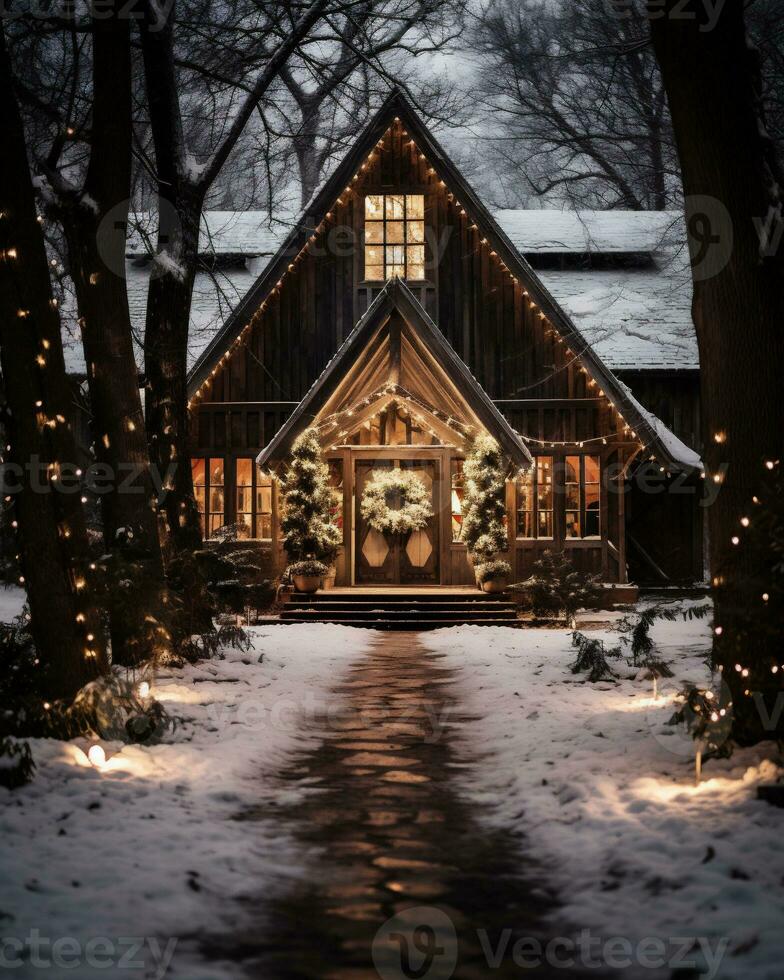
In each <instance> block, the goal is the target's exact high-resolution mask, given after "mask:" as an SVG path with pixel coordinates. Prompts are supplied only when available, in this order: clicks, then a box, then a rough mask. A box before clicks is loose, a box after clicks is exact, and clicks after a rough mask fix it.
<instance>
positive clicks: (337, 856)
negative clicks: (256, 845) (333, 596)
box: [213, 633, 564, 980]
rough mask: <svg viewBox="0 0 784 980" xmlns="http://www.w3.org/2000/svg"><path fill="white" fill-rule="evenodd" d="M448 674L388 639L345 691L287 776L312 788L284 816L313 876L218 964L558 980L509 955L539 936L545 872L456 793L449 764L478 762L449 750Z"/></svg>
mask: <svg viewBox="0 0 784 980" xmlns="http://www.w3.org/2000/svg"><path fill="white" fill-rule="evenodd" d="M452 681H453V673H452V671H450V670H449V669H447V668H446V667H444V666H442V664H441V657H440V656H439V655H436V654H431V653H428V652H427V651H426V650H425V649H424V647H423V646H422V643H421V641H420V639H419V635H418V634H415V633H392V634H379V637H378V639H377V640H376V641H375V642H374V645H373V647H372V649H371V650H370V652H369V653H368V655H367V656H366V657H365V658H364V659H363V660H362V661H361V662H359V663H357V664H356V665H355V666H354V668H353V669H352V670H351V673H350V675H349V677H348V679H346V680H345V681H344V682H343V683H342V684H340V685H339V686H338V688H337V689H336V692H335V693H336V696H337V697H338V698H339V699H340V711H339V712H337V713H334V715H333V713H332V712H330V717H329V718H325V719H322V721H323V725H324V738H323V742H322V743H321V745H320V746H319V747H318V748H317V749H316V750H315V751H313V752H311V753H309V754H307V755H306V756H304V757H303V758H301V759H300V760H297V762H296V763H295V764H294V765H293V766H292V768H291V769H290V770H289V771H288V772H287V773H285V774H283V776H284V779H286V780H292V781H294V782H295V783H297V782H299V781H301V780H307V785H308V786H314V785H315V786H316V787H318V788H319V791H317V792H310V793H308V794H307V796H306V798H305V801H304V803H303V802H300V803H299V804H298V805H297V806H295V807H291V808H290V809H288V810H282V811H281V813H280V819H281V821H283V822H284V824H285V830H286V832H287V833H290V834H292V835H293V836H294V838H295V839H296V840H297V841H298V842H299V843H300V844H301V847H302V848H303V851H304V852H305V853H311V854H313V855H314V862H313V872H312V876H311V877H310V878H309V880H307V881H306V882H304V883H302V884H301V885H300V886H299V887H297V888H296V889H295V891H294V892H293V893H292V894H290V895H288V896H286V897H285V898H283V899H282V900H279V901H276V902H274V903H273V905H272V908H271V909H265V920H268V916H271V928H270V929H267V928H266V927H265V929H264V933H265V934H264V935H263V936H262V935H258V936H255V935H254V936H248V935H243V936H242V937H236V944H235V946H234V948H233V950H232V948H230V947H227V946H224V947H223V949H222V950H218V949H215V950H214V951H213V952H214V953H215V955H219V956H227V957H228V958H230V959H235V958H236V959H241V961H242V968H243V970H244V971H245V975H247V976H249V977H256V978H258V977H264V978H269V980H277V978H308V980H317V978H318V980H332V978H334V980H363V978H373V980H379V978H381V980H397V978H401V977H420V978H422V977H427V978H428V980H438V978H444V980H445V978H447V977H449V976H454V977H462V978H466V980H470V978H475V977H486V976H496V977H502V978H505V977H507V976H520V974H521V972H525V973H528V974H530V973H534V974H535V975H536V976H539V977H540V976H547V975H556V974H557V975H559V976H561V977H563V976H564V971H563V970H561V971H556V970H553V971H552V972H550V971H549V970H548V969H547V968H542V969H537V970H530V969H528V970H524V971H521V969H520V967H519V966H516V965H515V964H514V963H513V961H512V949H513V946H514V943H515V942H516V940H517V939H518V938H520V937H523V936H525V937H529V936H534V937H537V936H538V937H540V938H543V941H546V937H543V934H542V927H541V920H542V913H543V912H545V911H547V910H548V909H550V908H551V907H552V899H551V898H550V896H548V894H547V892H546V891H545V889H544V888H543V887H542V886H541V883H539V882H537V876H540V877H541V876H542V869H532V870H531V875H530V877H526V879H525V880H521V879H520V877H519V875H518V869H519V866H520V859H519V855H518V853H517V842H516V841H515V840H514V839H513V838H510V837H509V836H508V835H505V834H500V833H495V832H489V831H488V830H487V829H486V828H484V827H480V824H479V822H478V821H477V819H476V817H475V815H474V813H473V812H472V809H471V808H470V807H469V806H468V805H467V803H466V802H465V801H464V800H462V799H461V798H460V796H459V795H458V793H457V791H456V787H455V785H454V784H455V779H454V775H455V772H456V770H457V769H459V768H463V767H466V766H478V765H482V760H481V759H477V758H468V757H467V755H466V753H467V749H466V746H465V745H461V746H460V749H459V751H458V749H457V747H456V740H457V737H458V736H459V732H460V728H461V725H462V723H463V722H464V721H465V720H466V716H465V713H464V712H462V709H461V706H460V704H459V703H458V702H457V701H456V697H455V692H454V688H453V684H452ZM267 815H268V814H267ZM249 832H250V828H249ZM268 921H269V920H268ZM505 930H511V932H507V933H506V939H507V944H506V946H505V956H504V957H503V959H502V962H501V965H500V966H499V967H498V968H493V969H491V967H490V966H489V965H488V961H487V951H486V950H487V949H488V948H489V949H490V950H491V951H494V950H496V949H497V946H498V942H499V940H500V939H501V938H502V936H503V935H504V931H505ZM483 937H484V947H485V948H483ZM221 945H223V944H221ZM240 951H241V952H240Z"/></svg>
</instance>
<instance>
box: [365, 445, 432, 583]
mask: <svg viewBox="0 0 784 980" xmlns="http://www.w3.org/2000/svg"><path fill="white" fill-rule="evenodd" d="M394 466H399V467H400V468H401V469H413V470H414V471H415V472H416V474H417V476H419V477H420V478H421V479H422V480H423V481H424V482H425V483H426V484H427V485H428V486H429V487H430V490H431V501H432V507H433V517H432V518H431V519H430V522H429V524H428V526H427V527H426V528H423V529H422V530H421V531H415V532H414V533H413V534H410V535H407V536H405V537H401V536H400V535H386V534H380V533H379V532H378V531H376V530H375V529H374V528H372V527H370V526H369V525H367V524H366V523H365V522H364V521H363V520H362V513H361V509H360V502H361V500H362V494H363V493H364V489H365V486H366V484H367V483H368V482H369V481H370V480H371V479H372V473H373V471H374V470H379V469H392V467H394ZM438 477H439V465H438V461H437V460H433V459H424V460H418V459H417V460H412V459H406V460H357V461H356V476H355V483H354V485H355V491H356V501H355V504H356V510H355V513H356V553H355V563H356V564H355V568H356V576H355V580H356V583H357V585H437V584H438V583H439V581H440V578H439V539H438V528H439V515H438Z"/></svg>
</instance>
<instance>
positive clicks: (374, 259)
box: [365, 245, 384, 268]
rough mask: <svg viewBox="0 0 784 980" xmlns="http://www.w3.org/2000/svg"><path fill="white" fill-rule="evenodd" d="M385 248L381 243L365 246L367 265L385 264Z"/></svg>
mask: <svg viewBox="0 0 784 980" xmlns="http://www.w3.org/2000/svg"><path fill="white" fill-rule="evenodd" d="M383 263H384V249H383V248H381V246H380V245H366V246H365V267H366V268H367V267H368V266H372V265H383Z"/></svg>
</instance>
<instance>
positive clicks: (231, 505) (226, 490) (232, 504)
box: [190, 454, 275, 542]
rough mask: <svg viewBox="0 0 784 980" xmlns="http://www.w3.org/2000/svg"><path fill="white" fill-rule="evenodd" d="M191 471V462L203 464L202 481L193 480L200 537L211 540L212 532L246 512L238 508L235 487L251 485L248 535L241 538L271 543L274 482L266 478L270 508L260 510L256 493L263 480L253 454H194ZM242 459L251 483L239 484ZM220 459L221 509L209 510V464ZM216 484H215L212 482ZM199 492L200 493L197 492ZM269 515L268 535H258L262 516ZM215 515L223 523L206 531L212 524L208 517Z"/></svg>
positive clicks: (237, 519) (233, 521)
mask: <svg viewBox="0 0 784 980" xmlns="http://www.w3.org/2000/svg"><path fill="white" fill-rule="evenodd" d="M190 459H191V473H193V466H194V463H197V462H199V463H203V464H204V481H205V482H204V483H203V484H197V483H196V481H195V480H194V496H195V498H196V507H197V508H198V511H199V520H200V523H201V529H202V537H203V539H204V540H205V541H214V540H215V532H216V531H218V530H220V528H221V527H226V526H227V525H229V524H239V523H240V521H239V515H240V513H243V514H247V513H248V511H247V510H243V511H241V512H240V511H239V509H238V504H239V494H238V489H239V488H240V487H243V488H247V487H250V491H251V512H250V515H251V523H250V525H247V524H246V525H245V526H246V527H248V526H249V527H250V531H251V534H250V535H249V536H248V537H247V538H243V540H245V541H262V542H271V541H272V532H273V529H274V511H275V499H274V481H273V480H272V479H270V480H269V491H270V498H269V500H270V509H269V511H260V510H259V507H258V492H259V489H260V488H261V486H262V485H263V484H264V483H265V482H266V481H263V480H262V479H261V477H260V474H259V468H258V466H257V465H256V457H255V456H217V455H209V454H205V455H193V456H191V458H190ZM241 461H246V462H247V461H249V462H250V473H251V483H250V484H248V483H245V482H243V483H239V481H238V472H237V471H238V468H239V466H238V464H239V463H240V462H241ZM218 462H220V463H221V465H222V467H223V483H222V484H221V485H220V488H221V489H222V491H223V510H222V511H217V510H215V511H213V510H210V499H211V493H212V490H213V482H212V467H213V465H214V464H215V463H218ZM215 486H216V487H217V484H216V485H215ZM200 490H201V491H202V493H200V492H199V491H200ZM202 500H203V502H204V509H202V506H201V505H202ZM267 513H268V514H269V524H270V535H269V537H264V536H261V535H260V534H259V530H260V525H261V520H260V518H261V516H262V515H266V514H267ZM217 514H221V515H222V523H221V524H220V525H218V526H217V527H215V528H213V529H212V531H211V533H208V529H209V528H210V525H211V518H212V517H213V516H215V515H217Z"/></svg>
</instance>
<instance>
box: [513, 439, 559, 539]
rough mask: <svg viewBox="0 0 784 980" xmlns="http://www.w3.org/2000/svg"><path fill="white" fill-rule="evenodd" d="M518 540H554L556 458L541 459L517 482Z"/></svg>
mask: <svg viewBox="0 0 784 980" xmlns="http://www.w3.org/2000/svg"><path fill="white" fill-rule="evenodd" d="M516 535H517V537H518V538H551V537H552V536H553V457H552V456H537V457H536V459H535V460H534V465H533V466H532V467H531V469H529V470H528V471H527V473H525V475H524V476H521V477H520V479H519V480H518V481H517V529H516Z"/></svg>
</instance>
